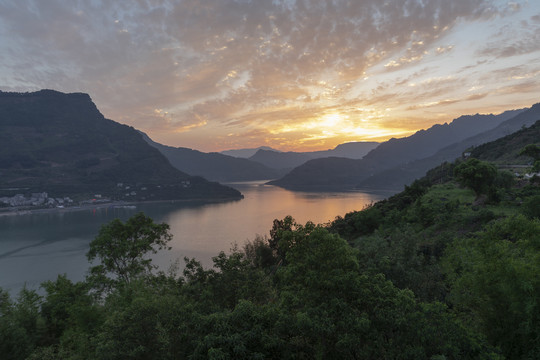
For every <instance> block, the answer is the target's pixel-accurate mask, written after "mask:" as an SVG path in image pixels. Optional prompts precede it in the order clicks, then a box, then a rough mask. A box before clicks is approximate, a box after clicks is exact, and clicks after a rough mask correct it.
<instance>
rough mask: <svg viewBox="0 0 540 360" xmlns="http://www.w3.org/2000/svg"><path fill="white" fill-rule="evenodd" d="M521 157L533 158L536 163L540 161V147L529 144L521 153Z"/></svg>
mask: <svg viewBox="0 0 540 360" xmlns="http://www.w3.org/2000/svg"><path fill="white" fill-rule="evenodd" d="M519 155H525V156H530V157H532V158H533V159H534V160H535V161H537V160H540V146H538V145H535V144H529V145H527V146H525V147H524V148H523V149H521V151H520V152H519Z"/></svg>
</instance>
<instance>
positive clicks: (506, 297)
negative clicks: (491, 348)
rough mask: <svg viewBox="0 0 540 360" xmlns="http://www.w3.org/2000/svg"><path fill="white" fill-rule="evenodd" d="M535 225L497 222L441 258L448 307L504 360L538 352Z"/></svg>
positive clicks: (521, 220) (538, 229)
mask: <svg viewBox="0 0 540 360" xmlns="http://www.w3.org/2000/svg"><path fill="white" fill-rule="evenodd" d="M538 234H540V221H538V220H528V219H526V218H525V217H523V216H522V215H518V216H514V217H511V218H508V219H504V220H499V221H497V222H494V223H492V224H490V225H489V226H487V227H486V229H485V230H484V231H482V232H479V233H477V234H476V236H475V237H471V238H464V239H457V240H456V241H455V242H454V243H453V244H452V245H451V246H450V247H449V249H448V250H447V252H446V255H445V257H446V258H445V262H446V269H447V276H448V278H449V279H450V280H451V282H453V286H452V290H451V300H452V302H453V305H454V308H455V309H457V310H461V312H462V313H467V314H471V316H472V318H471V321H470V322H471V324H472V326H473V327H476V328H477V329H478V330H479V331H481V332H483V333H484V334H485V335H486V337H487V339H488V340H489V341H490V343H491V344H493V345H495V346H498V347H500V348H501V350H502V351H503V354H504V355H505V356H506V358H508V359H537V358H538V355H539V354H540V343H539V342H538V338H539V337H540V241H539V237H538Z"/></svg>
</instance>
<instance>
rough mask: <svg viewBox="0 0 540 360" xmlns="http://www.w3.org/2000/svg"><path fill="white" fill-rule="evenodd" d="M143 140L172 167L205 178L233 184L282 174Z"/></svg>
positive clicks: (243, 161) (245, 161) (236, 159)
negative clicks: (157, 151) (156, 150)
mask: <svg viewBox="0 0 540 360" xmlns="http://www.w3.org/2000/svg"><path fill="white" fill-rule="evenodd" d="M143 138H144V139H145V141H146V142H147V143H148V144H150V145H151V146H152V147H154V148H156V149H158V150H159V151H160V152H161V153H162V154H163V155H164V156H165V157H166V158H167V159H168V160H169V162H170V163H171V165H172V166H174V167H175V168H177V169H179V170H181V171H184V172H186V173H188V174H190V175H198V176H202V177H204V178H205V179H209V180H213V181H223V182H233V181H252V180H269V179H276V178H278V177H280V176H283V175H284V172H282V171H278V170H276V169H271V168H268V167H266V166H264V165H263V164H260V163H258V162H255V161H251V160H249V159H244V158H241V157H233V156H228V155H224V154H222V153H204V152H201V151H197V150H192V149H187V148H182V147H172V146H166V145H162V144H159V143H156V142H155V141H152V140H151V139H150V138H149V137H148V136H147V135H146V134H143ZM260 151H263V150H260Z"/></svg>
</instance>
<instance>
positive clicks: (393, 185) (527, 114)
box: [357, 104, 540, 190]
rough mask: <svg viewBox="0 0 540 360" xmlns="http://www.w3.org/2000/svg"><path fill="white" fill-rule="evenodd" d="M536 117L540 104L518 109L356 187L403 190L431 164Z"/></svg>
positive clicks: (485, 141)
mask: <svg viewBox="0 0 540 360" xmlns="http://www.w3.org/2000/svg"><path fill="white" fill-rule="evenodd" d="M537 120H540V104H535V105H533V106H532V107H531V108H530V109H527V110H525V111H522V112H520V113H519V114H518V115H516V116H515V117H513V118H510V119H508V120H506V121H504V122H502V123H501V124H499V125H498V126H497V127H495V128H494V129H491V130H488V131H485V132H483V133H480V134H477V135H475V136H471V137H469V138H467V139H465V140H462V141H460V142H456V143H454V144H451V145H449V146H447V147H444V148H442V149H441V150H439V151H438V152H437V153H435V154H434V155H432V156H430V157H427V158H424V159H420V160H416V161H412V162H409V163H406V164H400V165H399V166H397V167H394V168H391V169H388V170H385V171H382V172H380V173H377V174H375V175H373V176H371V177H369V178H367V179H365V180H363V181H361V182H359V184H358V185H357V187H358V188H363V189H374V188H381V187H383V188H385V189H395V190H400V189H403V186H404V185H407V184H410V183H411V182H413V181H414V180H415V179H418V178H420V177H422V176H423V175H424V174H425V173H426V171H428V170H429V169H431V168H432V167H435V166H437V165H438V164H441V163H443V162H445V161H453V160H454V159H456V158H458V157H460V156H461V155H462V153H463V152H465V151H466V150H468V149H471V148H474V147H476V146H479V145H481V144H484V143H487V142H491V141H493V140H495V139H499V138H502V137H504V136H505V135H508V134H511V133H514V132H516V131H518V130H520V129H521V128H522V127H529V126H531V125H533V124H534V123H535V122H536V121H537ZM497 147H498V146H497ZM502 149H503V148H502V147H501V148H499V150H498V151H504V153H506V154H509V155H510V154H511V153H510V152H508V151H507V150H502ZM510 156H512V155H510ZM521 160H523V159H521Z"/></svg>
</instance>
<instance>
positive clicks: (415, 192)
mask: <svg viewBox="0 0 540 360" xmlns="http://www.w3.org/2000/svg"><path fill="white" fill-rule="evenodd" d="M537 125H538V124H537ZM537 125H535V126H532V127H530V128H526V129H523V130H521V131H520V132H519V133H517V134H513V135H510V136H508V137H505V138H503V139H501V140H499V141H498V142H496V143H491V144H486V145H485V146H483V147H479V148H478V149H476V150H474V151H473V155H477V156H479V157H483V156H485V155H486V154H488V153H493V151H494V150H497V149H498V147H500V146H502V147H503V148H504V151H495V153H499V154H500V155H498V156H495V157H494V158H493V161H495V162H500V161H501V159H503V158H504V157H505V152H509V153H511V154H520V153H521V154H522V155H518V156H527V157H529V158H530V160H531V162H534V165H533V166H535V167H536V166H537V164H538V167H539V168H540V146H538V137H537V136H536V135H535V134H537V131H538V128H537ZM529 140H532V141H533V142H532V143H528V142H529ZM525 143H528V144H527V145H525V147H522V145H523V144H525ZM519 169H520V171H522V176H518V177H517V176H516V175H515V174H513V173H510V172H508V171H507V170H505V169H498V168H497V167H496V166H494V165H493V163H490V162H485V161H481V160H479V159H477V158H474V157H470V158H468V159H466V160H461V159H459V160H457V161H456V162H454V163H450V164H449V163H446V164H442V165H441V166H439V167H437V168H434V169H432V170H430V171H429V172H428V173H427V176H426V177H424V178H422V179H420V180H418V181H416V182H414V183H413V184H411V186H408V187H406V188H405V190H404V191H402V192H401V193H399V194H396V195H394V196H392V197H390V198H389V199H386V200H383V201H380V202H377V203H375V204H373V205H371V206H368V207H367V208H365V209H363V210H359V211H355V212H351V213H348V214H346V215H344V216H343V217H341V216H338V217H336V219H335V220H334V221H333V222H331V223H329V224H325V225H316V224H313V223H311V222H308V223H306V224H298V223H296V222H295V221H294V219H293V218H292V217H290V216H288V217H285V218H284V219H276V220H274V222H273V224H269V229H270V231H269V234H268V236H267V237H256V238H255V239H253V240H252V241H249V242H247V243H245V244H243V245H242V244H239V245H238V246H236V247H233V249H232V250H230V252H228V253H226V252H223V251H222V252H220V253H219V254H216V256H215V257H214V258H213V263H214V267H213V268H212V269H206V268H204V267H203V266H202V265H201V263H200V262H198V261H197V260H196V259H185V266H184V268H183V271H182V272H181V274H180V273H179V272H175V271H168V272H167V273H165V272H156V271H155V270H156V269H154V267H153V266H152V263H151V261H152V260H151V258H152V257H150V256H148V255H150V254H152V252H154V251H157V250H164V249H165V248H166V247H167V243H168V241H170V235H169V233H168V230H169V227H168V225H167V224H155V223H154V222H153V221H152V219H149V218H147V217H146V216H145V215H144V214H142V213H140V214H137V215H135V216H133V217H132V218H130V219H129V220H127V221H126V222H125V223H122V222H121V221H120V220H118V219H117V220H114V221H113V222H111V223H110V224H107V225H105V226H103V227H102V229H101V231H100V232H99V233H98V234H96V238H95V239H94V240H93V241H92V242H91V243H90V247H89V251H88V254H87V257H88V259H89V262H90V263H89V273H88V277H87V278H86V279H85V280H84V281H81V282H77V283H73V282H72V281H70V280H68V278H67V277H66V276H65V275H62V276H59V277H58V278H57V279H56V280H54V281H48V282H45V283H44V284H42V287H43V291H44V294H43V295H39V294H38V293H37V292H35V291H33V290H29V289H23V290H22V291H21V293H20V294H19V295H18V296H17V297H14V298H10V296H9V295H8V294H7V293H6V292H5V291H2V290H1V289H0V340H1V341H0V354H2V358H5V359H30V360H34V359H88V358H90V359H345V360H348V359H351V360H353V359H403V360H409V359H410V360H443V359H447V360H450V359H452V360H476V359H483V360H488V359H489V360H503V359H538V358H540V342H539V341H538V336H539V334H540V315H539V314H540V242H539V241H540V238H539V237H538V234H540V179H539V178H538V177H531V178H529V177H528V176H526V174H530V172H531V171H532V170H533V169H532V168H529V167H526V168H519ZM293 215H294V214H293ZM239 226H241V225H239ZM140 234H144V236H140ZM216 236H219V234H216ZM242 240H243V239H239V241H242Z"/></svg>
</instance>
